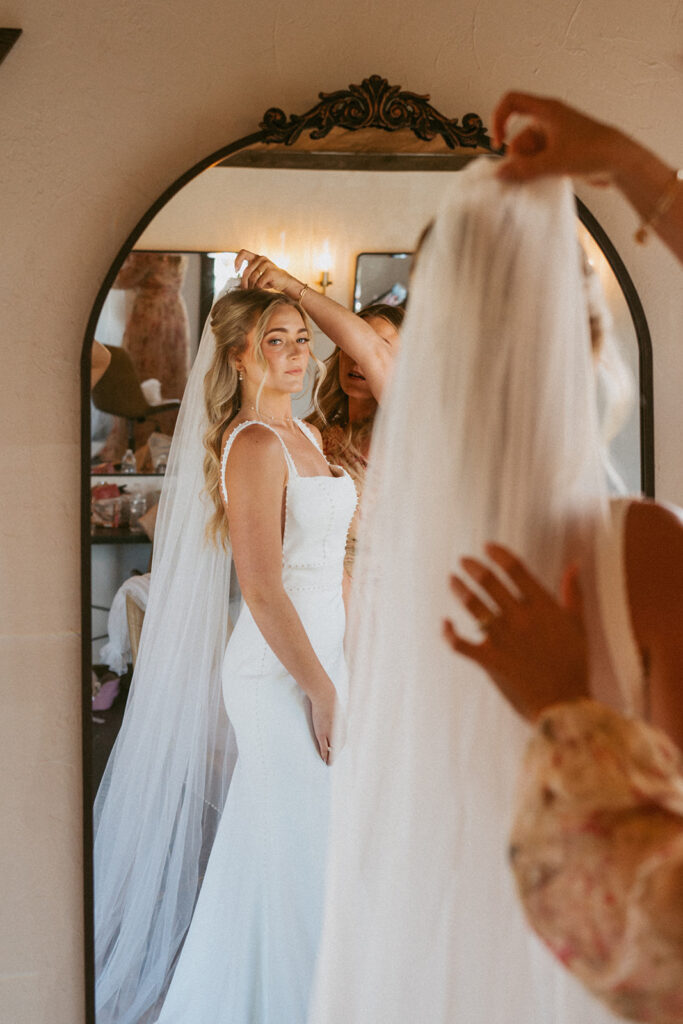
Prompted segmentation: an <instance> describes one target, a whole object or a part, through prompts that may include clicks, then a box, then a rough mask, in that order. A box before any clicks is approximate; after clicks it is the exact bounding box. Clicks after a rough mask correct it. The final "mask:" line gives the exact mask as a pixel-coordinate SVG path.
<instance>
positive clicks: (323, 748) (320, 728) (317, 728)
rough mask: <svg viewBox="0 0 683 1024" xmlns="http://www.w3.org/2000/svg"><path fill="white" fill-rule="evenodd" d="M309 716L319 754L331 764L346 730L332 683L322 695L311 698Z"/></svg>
mask: <svg viewBox="0 0 683 1024" xmlns="http://www.w3.org/2000/svg"><path fill="white" fill-rule="evenodd" d="M311 718H312V721H313V732H314V733H315V738H316V742H317V744H318V750H319V752H320V756H321V758H322V759H323V761H324V762H325V764H332V762H333V761H334V759H335V757H336V756H337V754H338V753H339V751H340V749H341V748H342V747H343V746H344V740H345V731H346V730H345V724H344V721H343V714H342V711H341V708H340V707H339V702H338V701H337V693H336V690H335V689H334V687H333V686H332V685H330V688H329V690H328V691H326V692H325V695H324V696H322V697H315V698H311Z"/></svg>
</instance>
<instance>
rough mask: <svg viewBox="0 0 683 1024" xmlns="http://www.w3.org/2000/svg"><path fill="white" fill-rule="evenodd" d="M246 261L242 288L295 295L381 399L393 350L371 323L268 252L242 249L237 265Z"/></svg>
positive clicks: (375, 396) (378, 399)
mask: <svg viewBox="0 0 683 1024" xmlns="http://www.w3.org/2000/svg"><path fill="white" fill-rule="evenodd" d="M245 261H246V263H247V266H246V268H245V270H244V273H243V275H242V287H243V288H263V289H265V288H272V289H275V290H276V291H281V292H284V293H285V295H288V296H289V297H290V298H292V299H296V300H297V301H298V302H299V303H300V304H301V305H302V306H303V307H304V309H305V310H306V312H307V313H308V315H309V316H310V318H311V319H312V320H313V321H314V322H315V323H316V324H317V326H318V327H319V328H320V330H321V331H323V332H324V333H325V334H326V335H327V337H328V338H329V339H330V340H331V341H333V342H334V344H335V345H337V346H338V347H339V348H340V349H341V350H342V352H345V353H346V354H347V355H348V356H349V357H350V358H351V359H353V361H354V362H355V363H358V365H359V366H360V368H361V370H362V371H363V374H364V376H365V378H366V380H367V382H368V384H369V386H370V390H371V391H372V394H373V397H374V398H375V399H376V401H378V402H381V400H382V394H383V391H384V388H385V386H386V382H387V379H388V377H389V372H390V370H391V365H392V362H393V358H394V353H393V352H392V350H391V348H390V347H389V346H388V345H387V343H386V341H385V340H384V339H383V338H382V337H380V335H379V334H378V333H377V332H376V331H374V330H373V328H372V327H371V326H370V324H369V323H368V322H367V321H366V320H363V319H362V318H361V317H359V316H356V314H355V313H352V312H351V311H350V310H348V309H346V308H345V307H344V306H342V305H340V304H339V303H338V302H335V301H334V299H330V298H328V296H326V295H321V294H320V292H317V291H315V289H313V288H311V287H310V286H309V285H308V284H306V283H305V282H303V281H299V280H298V279H297V278H296V277H293V276H292V275H291V274H289V273H288V272H287V271H286V270H283V269H282V268H281V267H277V266H276V265H275V264H274V263H273V262H272V260H269V259H268V257H267V256H259V255H257V254H256V253H253V252H249V251H248V250H247V249H241V250H240V252H238V254H237V256H236V258H235V266H236V267H240V266H241V265H242V264H243V263H244V262H245Z"/></svg>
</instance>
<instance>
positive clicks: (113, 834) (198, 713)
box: [94, 282, 236, 1024]
mask: <svg viewBox="0 0 683 1024" xmlns="http://www.w3.org/2000/svg"><path fill="white" fill-rule="evenodd" d="M231 286H234V282H231V284H230V285H228V288H227V289H226V290H229V288H230V287H231ZM209 320H210V318H209ZM214 351H215V339H214V336H213V332H212V330H211V327H210V323H209V321H207V324H206V326H205V328H204V333H203V335H202V340H201V343H200V346H199V352H198V354H197V358H196V360H195V363H194V366H193V369H192V372H191V374H190V379H189V381H188V384H187V387H186V390H185V395H184V397H183V402H182V406H181V409H180V413H179V416H178V422H177V425H176V430H175V434H174V437H173V443H172V445H171V451H170V456H169V461H168V468H167V471H166V477H165V480H164V486H163V491H162V495H161V501H160V505H159V514H158V518H157V523H156V529H155V536H154V555H153V561H152V573H151V584H150V592H149V600H148V604H147V610H146V613H145V620H144V625H143V628H142V636H141V639H140V650H139V657H138V661H137V664H136V666H135V672H134V674H133V681H132V685H131V690H130V696H129V698H128V706H127V708H126V713H125V716H124V720H123V725H122V728H121V731H120V733H119V736H118V738H117V741H116V744H115V746H114V749H113V751H112V755H111V757H110V760H109V763H108V765H107V769H106V772H105V775H104V778H103V780H102V784H101V786H100V789H99V791H98V794H97V799H96V802H95V814H94V824H95V848H94V874H95V971H96V1012H97V1024H142V1022H143V1021H148V1020H154V1019H155V1007H156V1005H157V1003H158V1001H159V999H160V997H161V996H163V994H164V992H165V989H166V987H167V984H168V981H169V971H170V969H171V967H172V966H173V964H174V961H175V959H176V957H177V954H178V951H179V949H180V946H181V944H182V941H183V938H184V936H185V932H186V930H187V927H188V925H189V922H190V918H191V916H192V911H193V908H194V904H195V900H196V897H197V892H198V888H199V885H200V883H201V878H202V875H203V870H204V866H205V864H206V860H207V858H208V854H209V852H210V850H211V845H212V843H213V838H214V835H215V831H216V828H217V825H218V821H219V819H220V814H221V810H222V808H223V804H224V801H225V796H226V792H227V787H228V785H229V781H230V776H231V774H232V768H233V767H234V761H235V756H236V750H235V742H234V734H233V733H232V729H231V727H230V724H229V721H228V718H227V715H226V713H225V709H224V707H223V701H222V697H221V663H222V659H223V654H224V652H225V647H226V644H227V640H228V630H229V600H230V566H231V557H230V553H229V552H224V551H222V550H218V549H216V548H215V547H213V546H212V545H210V544H209V543H207V541H206V539H205V528H206V524H207V522H208V519H209V517H210V515H211V509H210V507H209V502H208V500H207V498H206V495H205V494H204V493H203V487H204V475H203V459H204V448H203V445H202V438H203V435H204V432H205V430H206V428H207V417H206V413H205V407H204V392H203V385H204V377H205V375H206V372H207V370H208V368H209V364H210V361H211V358H212V356H213V354H214Z"/></svg>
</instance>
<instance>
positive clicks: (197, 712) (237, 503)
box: [95, 290, 356, 1024]
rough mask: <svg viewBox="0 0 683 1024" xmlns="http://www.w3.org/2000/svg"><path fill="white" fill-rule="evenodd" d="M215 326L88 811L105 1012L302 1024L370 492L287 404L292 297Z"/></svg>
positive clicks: (173, 466)
mask: <svg viewBox="0 0 683 1024" xmlns="http://www.w3.org/2000/svg"><path fill="white" fill-rule="evenodd" d="M211 328H212V330H208V331H205V336H204V338H203V339H202V345H201V348H200V353H199V355H198V358H197V361H196V363H195V367H194V370H193V373H192V377H191V381H190V384H189V386H188V394H187V399H186V401H185V402H184V403H183V410H182V414H181V419H180V420H179V426H178V429H177V431H176V435H175V438H174V442H173V449H172V456H171V460H170V464H169V469H168V471H167V482H166V484H165V489H164V495H163V498H162V505H161V508H160V512H159V525H158V527H157V530H158V533H157V536H158V537H159V540H158V541H157V542H156V543H155V552H154V563H153V566H152V577H151V578H152V585H151V586H152V590H151V592H150V600H149V605H148V610H147V615H146V618H145V624H144V628H143V633H142V637H141V647H140V656H139V661H138V665H137V667H136V673H135V677H134V680H133V686H132V691H131V698H130V706H129V708H128V709H127V712H126V717H125V719H124V725H123V728H122V731H121V734H120V737H119V739H118V740H117V744H116V747H115V749H114V752H113V754H112V758H111V760H110V764H109V765H108V768H107V773H106V776H105V780H104V782H103V785H102V788H101V790H100V792H99V794H98V801H97V806H96V826H97V833H96V846H95V894H96V899H95V912H96V961H97V974H98V977H97V1021H98V1024H109V1022H111V1024H129V1022H130V1024H133V1022H135V1024H137V1022H139V1021H158V1022H159V1024H175V1022H181V1021H183V1022H187V1021H190V1020H191V1021H192V1022H193V1024H219V1022H221V1021H225V1022H226V1024H227V1022H230V1024H256V1022H258V1024H282V1022H284V1021H286V1022H287V1024H295V1022H296V1024H298V1022H303V1021H304V1020H305V1018H306V1013H307V1008H308V1000H309V993H310V986H311V980H312V972H313V965H314V961H315V957H316V953H317V947H318V940H319V931H320V926H321V917H322V896H323V871H324V866H325V855H326V845H327V816H328V805H329V793H330V772H329V768H328V765H330V764H331V762H332V760H333V756H334V754H335V753H336V751H335V750H334V748H333V744H332V738H331V737H332V724H333V719H334V717H335V713H336V710H337V705H338V703H341V704H342V705H343V703H344V701H345V698H346V670H345V664H344V655H343V647H342V643H343V635H344V626H345V615H344V606H343V601H342V574H343V559H344V549H345V541H346V533H347V529H348V526H349V522H350V520H351V517H352V515H353V511H354V508H355V504H356V494H355V489H354V486H353V482H352V481H351V479H350V477H349V476H348V474H347V473H346V472H345V471H344V470H340V469H335V467H331V466H329V465H328V463H327V462H326V460H325V458H324V456H323V454H322V451H321V448H320V435H319V434H318V433H317V432H316V431H315V429H314V428H311V427H310V426H308V425H307V424H304V423H302V422H301V421H299V420H296V419H293V417H292V412H291V396H292V394H294V393H296V392H298V391H300V390H301V388H302V385H303V380H304V376H305V373H306V369H307V366H308V363H309V360H310V358H311V352H310V337H311V331H310V325H309V322H308V320H307V317H306V315H305V313H304V312H303V310H302V308H301V306H300V305H299V303H298V302H296V301H294V300H292V299H289V298H287V297H286V296H285V295H283V294H282V293H278V292H266V291H254V290H238V291H232V292H230V293H228V294H227V295H225V296H223V297H222V298H221V299H219V300H218V302H217V303H216V305H215V306H214V308H213V310H212V317H211ZM316 362H317V361H316ZM318 365H320V364H318ZM202 389H203V391H204V401H202ZM202 447H203V449H204V458H203V460H202ZM202 462H203V472H202ZM159 531H160V532H159ZM231 554H232V558H233V560H234V564H235V568H236V571H237V577H238V580H239V586H240V589H241V593H242V598H243V604H242V608H241V611H240V612H239V615H238V617H237V621H236V623H235V626H234V629H233V631H232V634H231V635H230V637H229V640H228V637H227V633H228V614H229V611H230V610H232V609H230V608H229V590H230V579H229V565H230V557H231ZM233 591H234V588H233ZM221 662H222V666H221ZM221 690H222V698H223V702H224V708H225V710H222V709H221V707H220V703H221V701H220V696H221ZM225 711H227V717H226V715H225ZM342 732H343V728H342V727H341V726H340V724H339V723H338V724H337V728H336V735H337V739H336V740H335V745H336V747H337V749H338V748H339V746H340V745H341V742H342V740H341V736H342ZM235 749H236V750H237V752H238V756H237V758H236V764H235ZM233 765H235V766H234V771H233V772H232V780H231V782H230V788H229V791H228V794H227V800H225V789H226V785H227V780H228V779H229V778H230V773H231V770H232V767H233ZM224 800H225V807H224V809H223V812H222V816H221V813H220V812H221V807H222V805H223V801H224ZM218 822H219V823H218ZM207 858H208V863H207ZM204 872H205V873H204ZM202 875H203V878H202ZM200 886H201V891H200V893H199V898H198V900H197V901H196V907H195V905H194V904H195V899H196V896H197V891H198V889H199V887H200ZM190 919H191V923H190ZM188 924H189V931H187V927H188ZM186 932H187V935H186V937H185V933H186ZM172 971H173V976H172V980H171V983H170V987H168V982H169V977H170V975H171V972H172Z"/></svg>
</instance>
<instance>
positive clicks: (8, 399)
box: [0, 0, 683, 1024]
mask: <svg viewBox="0 0 683 1024" xmlns="http://www.w3.org/2000/svg"><path fill="white" fill-rule="evenodd" d="M682 20H683V19H682V15H681V5H680V4H679V3H678V2H676V0H658V3H657V4H650V5H643V4H642V2H641V0H620V2H619V3H614V2H613V0H594V2H592V3H590V4H581V3H577V2H576V0H525V2H524V3H521V2H516V0H488V2H485V0H479V2H475V0H461V2H460V3H459V4H457V5H455V4H453V3H451V2H450V0H432V2H431V3H430V4H428V5H426V6H425V5H421V4H415V3H410V4H409V3H407V2H406V0H398V2H397V3H394V4H391V5H389V4H378V3H374V2H372V0H363V2H362V3H361V2H360V0H345V3H344V4H340V5H339V6H338V7H336V6H335V5H332V4H329V3H323V4H322V5H321V4H318V5H317V6H315V7H311V5H308V4H307V5H295V4H294V5H293V4H285V3H281V2H276V0H262V2H261V3H259V4H257V5H252V6H251V7H250V6H249V5H244V4H240V5H234V4H226V3H224V2H223V0H193V2H192V3H185V2H180V0H145V2H144V3H141V2H140V0H107V3H106V4H104V3H102V2H100V0H79V2H78V3H71V4H55V3H54V2H53V0H30V2H29V0H0V24H2V25H4V26H18V27H22V28H23V29H24V36H23V37H22V39H21V40H20V42H19V43H18V45H17V46H16V47H15V49H14V50H13V52H12V53H11V54H10V56H9V57H8V58H7V60H6V61H5V62H4V64H3V65H2V66H1V67H0V107H1V111H0V124H2V141H3V145H2V152H1V153H0V180H1V181H2V183H3V184H2V189H1V194H0V203H1V204H2V208H1V210H0V223H1V224H2V231H1V233H0V235H1V239H2V246H3V250H4V251H3V257H2V262H3V275H2V282H1V284H0V288H1V292H0V309H2V316H3V324H4V329H3V333H2V360H3V361H2V375H1V377H0V380H1V381H2V384H1V385H0V387H1V389H2V407H1V411H0V481H2V499H3V504H2V508H3V515H2V527H1V533H2V561H1V563H0V572H1V574H2V581H3V588H2V597H1V598H0V601H1V615H0V621H1V627H0V628H1V629H2V635H1V637H0V644H1V648H2V673H1V679H2V726H1V729H2V735H1V736H0V767H1V771H0V793H1V794H2V819H3V820H2V826H3V829H2V835H3V842H2V849H1V852H0V878H2V883H3V890H4V892H3V909H4V910H5V913H4V914H3V924H2V933H1V934H0V1007H2V1009H1V1010H0V1017H1V1019H2V1021H3V1024H4V1022H7V1024H43V1022H45V1024H48V1022H49V1024H78V1022H79V1021H80V1020H81V1019H82V986H81V970H82V960H81V952H80V943H81V884H80V872H81V852H80V829H81V819H80V809H79V808H80V738H79V711H78V708H79V700H80V681H79V654H78V651H79V639H78V629H79V621H80V610H79V585H78V580H79V537H78V517H77V505H78V439H79V413H78V379H77V378H78V360H79V354H80V348H81V343H82V337H83V331H84V328H85V324H86V321H87V318H88V314H89V311H90V308H91V305H92V302H93V300H94V298H95V295H96V293H97V290H98V287H99V285H100V282H101V281H102V279H103V277H104V275H105V273H106V270H107V268H108V267H109V265H110V263H111V261H112V259H113V257H114V255H115V254H116V252H117V250H118V248H119V246H120V244H121V243H122V241H123V239H124V238H125V237H126V235H127V233H128V232H129V231H130V230H131V229H132V228H133V227H134V225H135V223H136V221H137V220H138V218H139V217H140V215H141V214H142V213H143V212H144V211H145V210H146V209H147V208H148V206H149V205H150V204H151V202H152V201H153V200H154V199H155V198H156V196H157V195H158V194H159V193H160V192H161V191H162V190H163V189H164V188H165V187H166V186H167V185H168V184H169V183H170V182H171V181H172V180H174V178H175V177H177V176H178V175H179V174H181V173H182V172H183V171H184V170H186V169H187V168H188V167H189V166H191V165H192V164H193V163H195V162H196V161H197V160H198V159H200V158H201V157H203V156H204V155H206V154H208V153H210V152H212V151H213V150H215V149H217V148H219V147H220V146H222V145H223V144H225V143H226V142H228V141H229V140H231V139H233V138H236V137H239V136H241V135H244V134H247V132H249V131H250V130H251V129H252V128H253V127H254V125H255V124H256V122H257V121H258V119H259V117H260V115H261V114H262V113H263V111H264V110H265V109H266V108H267V107H268V106H271V105H273V104H276V105H280V106H282V107H284V108H285V109H286V110H287V111H301V110H304V109H306V108H307V107H308V106H310V104H311V103H312V101H313V100H314V99H315V94H316V92H317V90H319V89H325V90H332V89H335V88H339V87H343V86H345V85H347V84H348V83H349V82H352V81H359V80H360V79H361V78H363V77H365V76H366V75H368V74H370V73H375V72H377V73H380V74H383V75H386V76H387V77H388V78H389V79H390V80H391V81H392V82H398V83H401V84H403V85H404V86H405V87H406V88H409V89H412V90H415V91H417V92H422V91H424V92H430V93H431V94H432V98H433V101H434V103H435V104H436V105H437V106H438V107H439V108H441V109H443V110H445V111H447V112H449V113H453V114H462V113H465V112H466V111H468V110H476V111H478V112H481V113H482V114H483V115H484V116H485V117H487V116H488V112H489V110H490V108H491V106H492V104H493V103H494V102H495V100H496V98H497V97H498V95H499V93H500V92H501V91H502V90H503V89H505V88H507V87H511V86H517V87H526V88H530V89H535V90H537V91H541V90H542V91H548V92H552V93H556V94H558V95H560V96H565V97H572V98H573V99H574V101H575V102H576V103H578V104H580V105H583V106H584V107H589V108H592V109H593V110H594V111H595V112H596V113H597V114H599V115H600V116H602V117H605V118H609V119H613V120H617V121H619V122H620V123H621V124H622V125H624V126H625V127H626V128H627V129H629V130H630V131H633V132H635V133H637V134H638V135H640V136H641V137H642V138H643V139H644V140H645V141H646V142H647V143H649V144H650V145H652V146H653V147H655V148H657V149H659V150H660V151H661V152H663V153H666V154H668V155H669V156H670V158H671V160H672V161H674V162H676V163H677V164H680V163H681V162H683V152H682V150H683V140H682V139H681V136H680V133H678V132H676V131H675V128H676V127H677V125H678V123H679V118H680V82H681V76H680V70H681V59H680V48H679V47H680V38H681V33H680V29H681V22H682ZM582 192H583V190H582ZM586 197H587V198H588V196H586ZM589 202H590V205H591V206H592V208H593V209H594V210H595V212H596V213H597V215H598V216H599V217H600V219H601V220H602V222H603V224H604V226H605V228H606V229H607V231H608V232H609V233H610V234H611V236H612V238H613V239H614V241H615V242H616V244H617V245H618V247H619V248H620V249H621V251H622V253H623V256H624V259H625V261H626V263H627V265H628V266H629V269H630V270H631V272H632V274H633V277H634V279H635V281H636V284H637V285H638V287H639V289H640V291H641V295H642V298H643V303H644V306H645V310H646V313H647V315H648V317H649V319H650V324H651V327H652V331H653V337H654V344H655V387H656V401H657V422H656V427H657V440H658V459H657V473H658V484H659V488H660V493H661V494H662V496H666V497H668V498H671V499H673V500H678V501H681V502H683V467H682V466H681V465H680V460H679V444H678V433H679V429H680V411H679V405H680V380H681V371H682V370H683V347H682V346H681V339H680V320H681V316H680V314H681V298H680V296H681V287H680V282H681V278H680V276H679V273H678V272H677V270H676V268H675V266H674V263H673V260H672V259H671V258H670V257H669V256H668V255H667V254H666V253H664V252H663V250H662V249H661V248H660V247H659V246H658V245H657V244H656V243H655V244H653V245H651V246H650V247H648V249H646V250H642V251H636V249H635V247H634V245H633V243H632V241H631V235H632V231H633V227H634V218H633V216H632V215H631V214H630V213H629V212H628V211H627V210H626V209H625V207H624V206H623V204H621V203H620V201H619V200H618V199H617V198H615V197H612V196H610V195H608V194H601V193H595V192H593V193H591V195H590V198H589Z"/></svg>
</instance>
